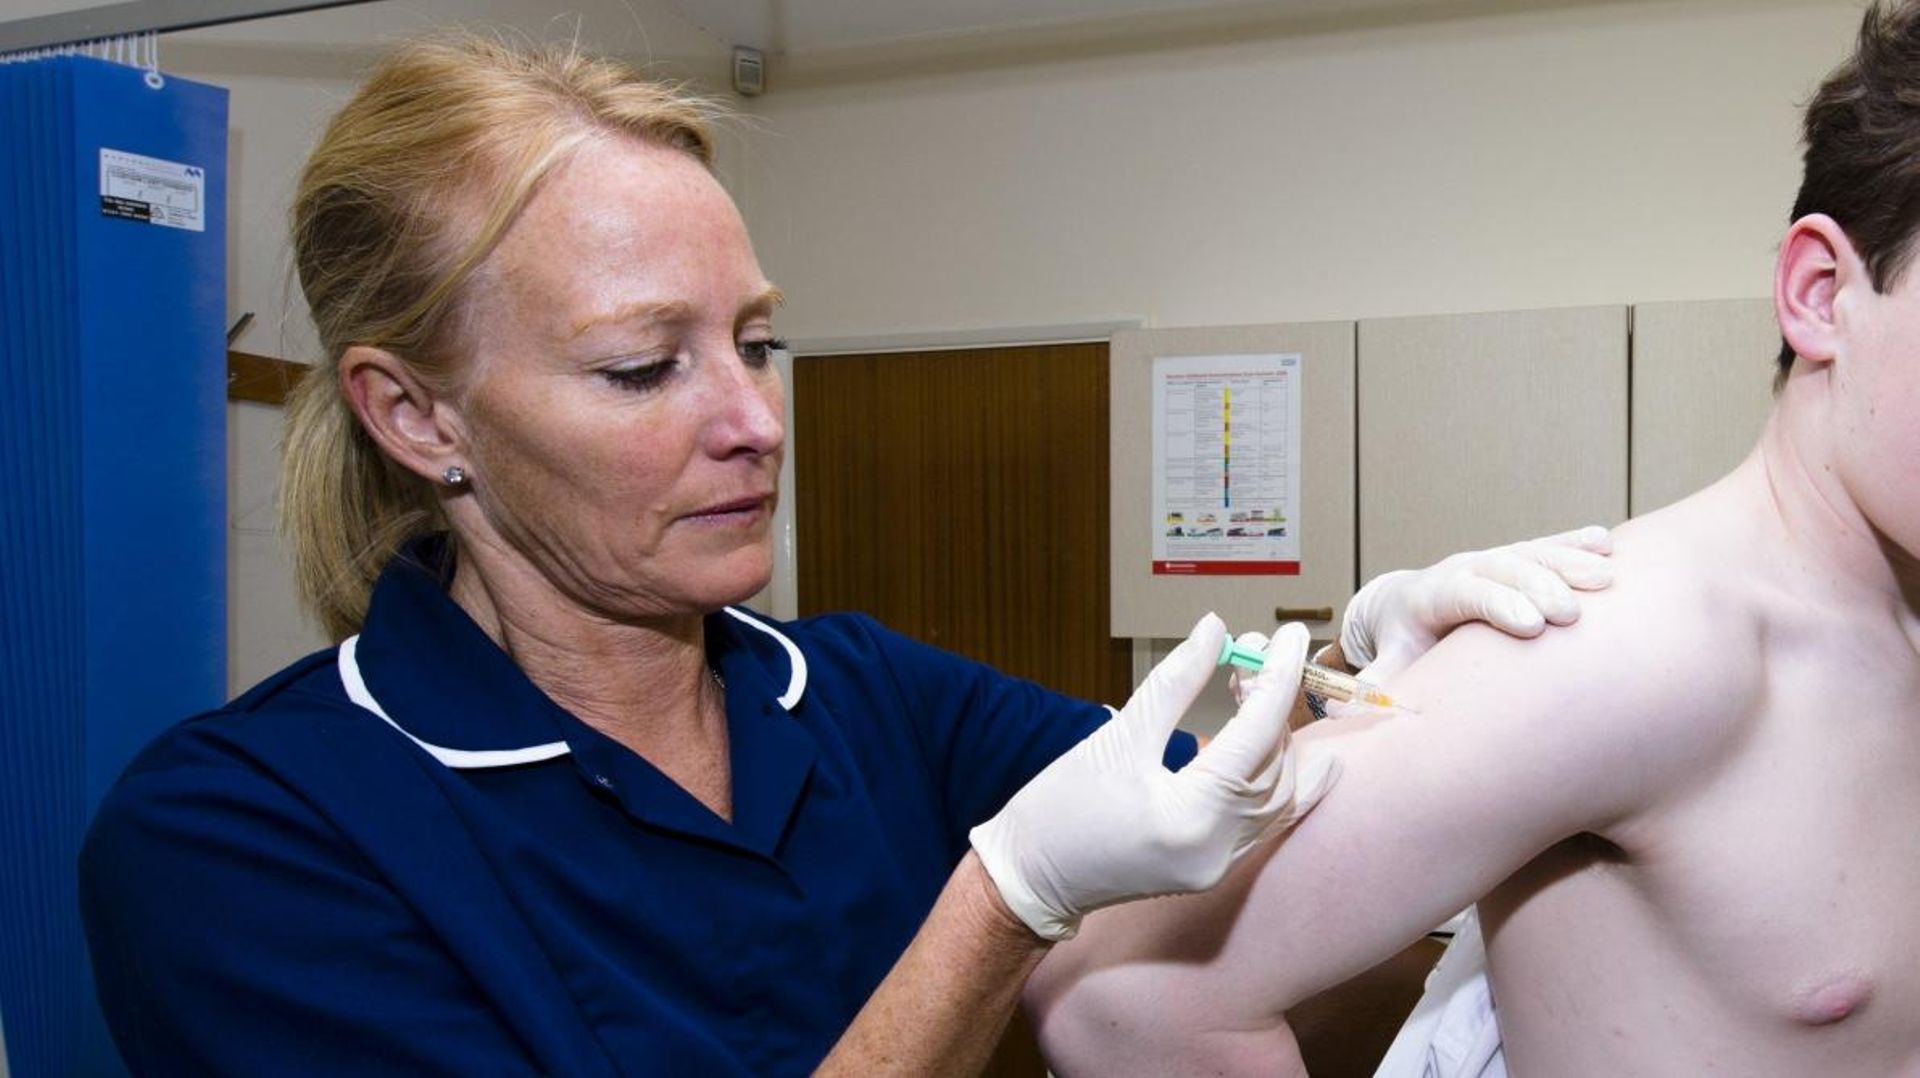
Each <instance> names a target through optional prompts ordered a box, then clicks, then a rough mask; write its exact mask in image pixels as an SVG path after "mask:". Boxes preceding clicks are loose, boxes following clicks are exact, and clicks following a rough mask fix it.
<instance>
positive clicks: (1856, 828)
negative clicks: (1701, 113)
mask: <svg viewBox="0 0 1920 1078" xmlns="http://www.w3.org/2000/svg"><path fill="white" fill-rule="evenodd" d="M1806 134H1807V143H1808V145H1807V152H1806V172H1805V178H1804V180H1803V184H1802V188H1801V193H1800V197H1799V200H1798V203H1797V205H1796V207H1795V211H1794V218H1795V220H1794V222H1793V224H1792V226H1791V227H1790V228H1789V229H1788V231H1787V233H1786V236H1785V238H1784V239H1783V241H1782V242H1781V246H1780V254H1779V262H1778V267H1777V271H1776V280H1775V294H1774V300H1775V310H1776V313H1777V315H1778V318H1779V322H1780V328H1781V332H1782V336H1783V338H1784V340H1785V344H1786V349H1787V350H1786V352H1785V353H1784V354H1783V359H1784V361H1785V364H1784V367H1785V369H1784V370H1783V376H1784V381H1783V384H1782V385H1781V387H1780V392H1779V397H1778V401H1777V403H1776V405H1775V407H1774V410H1773V414H1772V416H1771V418H1770V419H1769V421H1768V423H1767V427H1766V430H1765V432H1764V433H1763V434H1762V435H1761V438H1760V442H1759V445H1758V446H1757V447H1756V448H1755V449H1754V451H1753V453H1752V454H1751V455H1750V456H1749V457H1748V458H1747V459H1746V461H1745V462H1744V463H1742V464H1741V465H1740V466H1739V467H1738V468H1737V469H1736V470H1735V471H1734V472H1733V473H1732V474H1731V475H1729V476H1727V477H1726V478H1725V479H1723V480H1721V481H1720V482H1718V483H1716V484H1715V485H1713V486H1711V487H1709V488H1707V489H1706V490H1703V491H1701V492H1700V493H1698V494H1696V495H1694V496H1693V497H1691V498H1689V499H1687V500H1685V501H1683V502H1680V503H1679V504H1676V505H1674V506H1671V507H1669V508H1667V509H1663V510H1661V511H1659V512H1656V513H1653V514H1650V515H1648V516H1646V517H1643V518H1640V519H1637V520H1634V521H1632V522H1630V523H1628V524H1626V525H1624V526H1622V527H1621V528H1619V529H1618V530H1617V531H1616V532H1615V533H1614V559H1613V560H1614V563H1615V566H1616V569H1617V577H1616V581H1617V582H1616V583H1615V585H1614V587H1613V588H1612V589H1611V590H1610V591H1607V592H1603V593H1599V594H1597V595H1595V596H1593V597H1591V598H1590V599H1589V600H1588V601H1587V602H1586V603H1585V612H1584V614H1583V616H1582V617H1581V620H1580V622H1579V623H1578V624H1577V625H1576V626H1574V627H1572V628H1570V629H1567V630H1564V631H1562V632H1559V633H1553V634H1548V635H1547V636H1545V637H1543V638H1541V639H1540V640H1539V641H1537V642H1532V643H1527V642H1520V641H1515V640H1512V639H1510V638H1507V637H1503V636H1502V635H1501V634H1499V633H1497V632H1494V631H1491V630H1487V629H1485V628H1484V627H1470V628H1467V629H1463V630H1460V631H1458V632H1455V633H1454V634H1453V635H1451V636H1449V637H1448V638H1446V639H1445V640H1443V641H1441V643H1440V644H1439V645H1438V646H1437V647H1435V648H1434V649H1433V650H1432V651H1430V652H1429V653H1428V654H1427V655H1426V656H1425V657H1423V658H1422V659H1420V660H1419V661H1418V662H1417V663H1415V664H1414V665H1413V666H1412V667H1411V668H1409V669H1407V670H1406V671H1404V672H1403V673H1402V674H1400V675H1399V676H1397V677H1396V678H1395V679H1394V680H1393V681H1392V682H1391V685H1390V688H1391V690H1392V693H1393V695H1394V696H1395V697H1397V698H1399V699H1402V700H1405V701H1408V702H1410V703H1414V704H1416V705H1417V706H1418V707H1419V709H1420V712H1421V714H1419V715H1417V716H1394V717H1387V718H1379V717H1374V718H1361V717H1351V718H1344V719H1337V720H1333V721H1329V722H1325V723H1319V724H1316V725H1315V726H1313V727H1310V728H1309V730H1308V731H1307V732H1304V733H1303V734H1302V735H1301V737H1300V739H1299V742H1298V743H1299V744H1300V745H1301V746H1302V747H1303V750H1304V749H1305V748H1306V746H1309V745H1311V746H1312V749H1311V750H1306V751H1324V752H1332V753H1335V754H1337V755H1338V756H1339V757H1340V758H1341V761H1342V764H1343V777H1342V778H1341V781H1340V783H1339V784H1338V785H1337V786H1336V787H1335V788H1334V790H1333V792H1332V793H1330V794H1329V795H1328V796H1327V798H1326V800H1325V801H1323V802H1322V803H1321V805H1320V807H1319V808H1318V809H1317V810H1316V811H1315V813H1314V814H1313V815H1312V816H1311V817H1310V818H1308V820H1307V821H1306V822H1305V823H1304V824H1303V825H1302V826H1301V827H1300V828H1299V829H1298V830H1297V831H1295V832H1293V833H1292V834H1291V835H1290V836H1288V837H1287V838H1285V839H1284V840H1283V841H1282V842H1280V843H1279V844H1278V845H1277V846H1276V848H1275V849H1274V851H1273V852H1272V854H1271V855H1270V856H1268V857H1267V858H1266V859H1265V861H1264V862H1263V863H1261V864H1259V865H1256V866H1252V867H1251V868H1250V870H1249V871H1247V872H1244V873H1242V874H1241V875H1240V877H1239V878H1238V879H1237V880H1236V881H1235V882H1236V885H1237V886H1236V888H1235V889H1232V890H1230V891H1229V892H1228V893H1227V894H1226V895H1224V896H1222V895H1218V894H1216V895H1209V896H1199V897H1197V898H1193V899H1177V900H1162V901H1160V902H1155V903H1143V904H1140V905H1139V906H1136V907H1129V908H1125V909H1120V910H1114V911H1110V912H1109V913H1108V914H1107V915H1103V916H1102V917H1097V918H1095V919H1093V921H1091V922H1089V924H1088V926H1087V929H1086V931H1085V932H1084V933H1083V936H1082V938H1081V939H1080V940H1078V941H1076V942H1075V943H1073V944H1071V945H1068V946H1067V947H1064V948H1061V949H1059V951H1058V952H1057V953H1056V954H1055V955H1053V956H1051V957H1050V958H1049V960H1048V961H1047V963H1046V964H1045V965H1044V966H1043V967H1042V971H1041V974H1040V976H1039V977H1037V978H1036V980H1035V981H1034V983H1033V985H1032V987H1031V988H1030V991H1029V999H1030V1001H1031V1003H1032V1005H1033V1007H1034V1010H1035V1012H1036V1014H1037V1015H1038V1016H1039V1017H1040V1019H1041V1022H1042V1038H1043V1043H1044V1044H1045V1046H1046V1048H1047V1050H1048V1053H1049V1057H1050V1058H1051V1059H1052V1060H1053V1061H1054V1066H1055V1069H1056V1070H1057V1071H1059V1072H1060V1073H1063V1074H1184V1073H1206V1074H1253V1073H1259V1074H1275V1073H1286V1072H1287V1068H1288V1066H1294V1067H1297V1066H1298V1056H1297V1054H1296V1053H1295V1050H1294V1046H1293V1041H1292V1036H1291V1034H1290V1033H1289V1032H1288V1031H1287V1029H1286V1026H1285V1023H1284V1020H1283V1018H1282V1012H1283V1011H1284V1010H1285V1009H1286V1008H1287V1007H1288V1006H1289V1005H1291V1004H1293V1003H1294V1002H1295V1001H1297V1000H1299V999H1301V998H1303V997H1304V996H1306V995H1308V994H1310V993H1312V992H1314V991H1316V990H1318V989H1321V988H1323V987H1326V986H1328V985H1331V984H1333V983H1336V982H1338V981H1340V980H1342V979H1343V978H1345V977H1347V976H1349V975H1351V974H1353V973H1355V972H1357V971H1359V970H1361V969H1364V968H1365V967H1367V966H1368V965H1370V964H1371V963H1373V962H1376V961H1378V960H1380V959H1382V958H1385V957H1386V956H1387V955H1389V954H1391V953H1393V952H1394V951H1396V950H1397V949H1398V948H1400V947H1401V946H1403V945H1404V944H1406V943H1407V942H1409V941H1411V940H1413V939H1415V938H1417V937H1418V936H1419V935H1420V934H1421V933H1422V932H1424V931H1426V930H1427V929H1428V928H1430V927H1431V926H1432V925H1434V924H1436V923H1438V922H1440V921H1441V920H1443V919H1445V918H1446V917H1447V916H1448V915H1450V914H1451V913H1453V912H1454V911H1456V910H1458V909H1460V908H1462V907H1464V906H1466V905H1467V904H1468V903H1471V902H1474V901H1476V900H1477V901H1479V903H1480V914H1481V918H1482V922H1483V925H1484V928H1485V932H1486V942H1487V952H1488V968H1489V973H1490V978H1491V985H1492V991H1493V997H1494V1000H1495V1008H1496V1012H1497V1016H1498V1020H1499V1028H1500V1032H1501V1033H1502V1034H1503V1036H1504V1039H1505V1052H1506V1061H1507V1064H1508V1066H1509V1067H1510V1068H1511V1069H1512V1071H1513V1072H1514V1073H1518V1074H1528V1075H1552V1076H1561V1075H1596V1074H1605V1075H1615V1074H1654V1075H1689V1076H1692V1075H1702V1074H1712V1073H1718V1074H1729V1075H1815V1074H1818V1075H1894V1074H1902V1075H1912V1074H1916V1073H1920V839H1916V837H1915V834H1914V829H1915V826H1916V821H1920V558H1917V557H1916V555H1920V269H1914V268H1913V267H1912V266H1910V262H1911V261H1912V260H1913V258H1912V256H1913V253H1914V248H1915V244H1916V233H1917V232H1920V0H1908V2H1903V3H1899V4H1896V5H1892V6H1876V7H1875V8H1874V9H1872V10H1870V11H1869V13H1868V15H1867V18H1866V21H1865V23H1864V24H1863V26H1862V31H1861V39H1860V44H1859V48H1858V51H1857V52H1856V54H1855V56H1854V57H1853V58H1852V59H1850V60H1849V61H1847V63H1845V64H1844V65H1842V66H1841V67H1840V68H1839V69H1837V70H1836V71H1835V72H1834V74H1833V75H1831V76H1830V77H1829V79H1828V81H1827V82H1826V84H1825V85H1824V86H1823V87H1822V89H1821V91H1820V93H1819V95H1818V96H1817V97H1816V98H1815V100H1814V101H1813V103H1812V104H1811V105H1810V106H1809V109H1808V113H1807V117H1806ZM1759 376H1761V375H1760V374H1759V373H1758V372H1756V377H1759ZM1303 766H1304V764H1303Z"/></svg>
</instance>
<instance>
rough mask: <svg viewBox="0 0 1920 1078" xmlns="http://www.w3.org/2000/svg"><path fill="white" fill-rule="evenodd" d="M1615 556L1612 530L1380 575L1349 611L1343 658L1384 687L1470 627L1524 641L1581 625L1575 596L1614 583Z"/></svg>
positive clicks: (1344, 627)
mask: <svg viewBox="0 0 1920 1078" xmlns="http://www.w3.org/2000/svg"><path fill="white" fill-rule="evenodd" d="M1612 551H1613V537H1612V535H1611V534H1610V533H1608V531H1607V529H1605V528H1602V527H1599V526H1591V527H1586V528H1580V529H1577V530H1575V531H1570V532H1563V533H1561V534H1559V535H1550V536H1547V537H1545V538H1543V539H1530V540H1527V541H1526V542H1522V543H1512V544H1509V545H1507V546H1502V547H1495V548H1493V549H1492V550H1475V551H1469V552H1468V553H1465V554H1455V555H1454V556H1452V557H1450V558H1447V559H1445V560H1443V561H1440V562H1437V563H1435V564H1433V565H1430V566H1428V567H1427V568H1425V569H1418V570H1414V569H1402V570H1399V571H1397V572H1392V573H1382V574H1381V575H1379V576H1377V577H1374V578H1373V579H1372V580H1370V581H1368V582H1367V584H1366V586H1365V587H1363V588H1361V589H1360V592H1359V594H1357V595H1355V596H1354V597H1353V601H1352V602H1350V603H1348V604H1347V613H1346V621H1345V623H1344V624H1343V625H1342V626H1341V628H1340V651H1341V653H1342V655H1343V656H1344V657H1345V658H1346V661H1347V665H1348V666H1350V667H1352V668H1354V669H1356V670H1357V669H1362V668H1364V669H1365V670H1366V671H1367V679H1368V680H1369V681H1374V682H1381V681H1385V680H1387V679H1388V678H1390V677H1392V676H1393V675H1394V674H1396V673H1398V672H1399V671H1401V670H1403V669H1405V668H1406V667H1407V666H1409V665H1411V664H1412V662H1413V661H1414V660H1415V659H1417V658H1419V657H1420V656H1422V655H1424V654H1426V652H1427V650H1428V649H1429V648H1431V647H1433V645H1434V644H1436V643H1438V642H1439V640H1440V638H1441V637H1443V636H1445V635H1446V634H1447V632H1448V631H1449V630H1451V629H1453V628H1454V627H1455V626H1458V625H1461V624H1464V623H1466V622H1469V621H1484V622H1487V623H1488V624H1490V625H1492V626H1493V627H1494V628H1496V629H1499V630H1501V631H1502V632H1506V633H1510V634H1512V635H1514V636H1521V637H1529V636H1538V635H1539V634H1540V633H1541V632H1542V631H1543V630H1544V629H1545V628H1546V626H1547V625H1548V624H1549V623H1551V624H1554V625H1571V624H1573V623H1574V622H1575V621H1578V620H1579V618H1580V603H1579V600H1577V599H1576V598H1575V597H1574V594H1573V589H1575V588H1578V589H1580V590H1582V591H1595V590H1598V589H1600V588H1604V587H1606V586H1607V585H1609V584H1611V583H1613V566H1612V565H1611V564H1610V563H1609V562H1608V561H1607V559H1606V555H1607V554H1609V553H1611V552H1612Z"/></svg>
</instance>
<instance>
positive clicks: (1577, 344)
mask: <svg viewBox="0 0 1920 1078" xmlns="http://www.w3.org/2000/svg"><path fill="white" fill-rule="evenodd" d="M1359 369H1360V401H1359V408H1360V421H1359V429H1360V574H1361V577H1362V578H1363V579H1365V578H1370V577H1373V576H1375V575H1377V574H1379V573H1383V572H1386V571H1387V570H1390V569H1404V568H1409V567H1413V566H1420V565H1426V564H1428V563H1430V562H1432V561H1434V560H1436V559H1438V558H1441V557H1444V556H1446V555H1447V554H1451V553H1453V552H1455V551H1459V550H1467V549H1472V548H1476V547H1485V546H1491V545H1495V544H1499V543H1504V542H1509V541H1512V540H1515V539H1523V538H1526V537H1528V536H1534V535H1542V534H1545V533H1548V532H1554V531H1561V530H1565V529H1567V528H1574V527H1578V526H1580V525H1583V524H1607V525H1611V524H1615V523H1618V522H1619V521H1621V520H1622V519H1624V518H1625V517H1626V514H1627V309H1626V308H1625V307H1579V308H1568V309H1563V310H1546V311H1513V312H1504V313H1497V314H1471V315H1443V316H1437V317H1422V318H1388V319H1377V320H1369V321H1363V322H1361V323H1360V330H1359Z"/></svg>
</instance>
